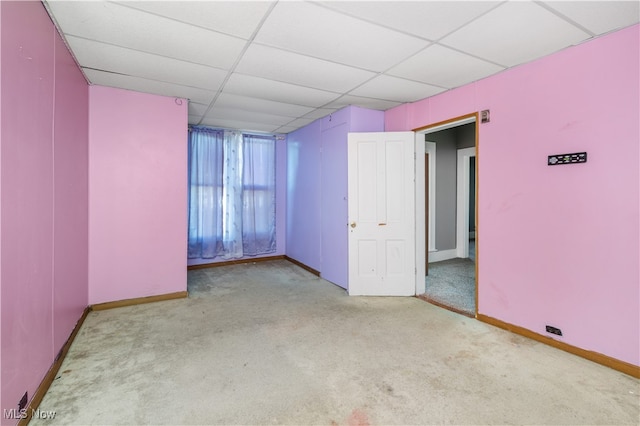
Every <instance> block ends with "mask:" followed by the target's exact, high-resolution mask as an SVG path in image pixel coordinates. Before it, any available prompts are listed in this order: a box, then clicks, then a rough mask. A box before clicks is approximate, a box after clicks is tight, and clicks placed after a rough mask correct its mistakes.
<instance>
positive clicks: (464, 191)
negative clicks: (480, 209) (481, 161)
mask: <svg viewBox="0 0 640 426" xmlns="http://www.w3.org/2000/svg"><path fill="white" fill-rule="evenodd" d="M475 157H476V148H475V147H472V148H464V149H459V150H458V163H457V164H458V167H457V169H458V179H457V180H458V182H457V185H456V194H457V203H456V256H457V257H461V258H467V257H469V207H470V206H469V191H470V189H471V188H470V187H469V177H470V176H469V174H470V170H471V168H470V165H469V160H470V159H471V158H475Z"/></svg>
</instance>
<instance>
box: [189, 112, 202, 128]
mask: <svg viewBox="0 0 640 426" xmlns="http://www.w3.org/2000/svg"><path fill="white" fill-rule="evenodd" d="M201 118H202V116H201V115H191V114H189V117H188V118H187V120H188V121H187V123H189V124H192V125H194V126H195V125H197V124H198V123H199V122H200V119H201Z"/></svg>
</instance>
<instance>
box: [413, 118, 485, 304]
mask: <svg viewBox="0 0 640 426" xmlns="http://www.w3.org/2000/svg"><path fill="white" fill-rule="evenodd" d="M476 126H477V117H476V114H471V115H468V116H464V117H460V118H457V119H453V120H449V121H447V122H443V123H440V124H436V125H433V126H429V127H426V128H422V129H417V130H415V132H416V149H417V150H418V151H417V152H424V153H425V161H424V169H422V167H418V168H416V173H417V176H416V183H420V184H417V185H416V204H417V205H416V218H423V220H422V219H417V220H416V222H417V223H416V225H417V236H418V237H419V238H418V240H420V241H417V245H418V250H420V249H421V250H424V253H422V254H421V255H420V256H419V257H418V260H419V262H420V261H421V262H422V263H424V265H421V264H418V265H417V266H418V268H417V269H418V275H419V277H418V279H419V280H420V277H424V279H423V280H422V281H424V286H422V285H420V284H419V283H418V281H417V282H416V294H418V295H420V296H419V297H420V298H422V299H424V300H427V301H428V302H430V303H433V304H435V305H438V306H441V307H444V308H446V309H449V310H452V311H454V312H458V313H461V314H464V315H466V316H470V317H475V316H476V314H477V311H478V310H477V292H478V286H477V274H476V271H477V267H476V259H477V256H476V242H477V239H478V232H477V229H476V226H477V207H476V206H477V184H476V179H477V171H476V164H477V162H476V155H477V133H478V132H477V128H476ZM420 163H421V162H417V164H420ZM422 176H424V179H422ZM421 222H424V223H421ZM421 234H422V238H420V237H421ZM420 287H421V288H420Z"/></svg>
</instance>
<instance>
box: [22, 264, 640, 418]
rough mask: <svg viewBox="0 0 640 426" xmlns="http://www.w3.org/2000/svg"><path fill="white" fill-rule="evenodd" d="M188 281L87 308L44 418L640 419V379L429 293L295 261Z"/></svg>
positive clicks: (198, 274) (196, 275)
mask: <svg viewBox="0 0 640 426" xmlns="http://www.w3.org/2000/svg"><path fill="white" fill-rule="evenodd" d="M189 281H190V286H189V287H190V291H191V295H190V297H189V298H188V299H181V300H173V301H167V302H158V303H151V304H146V305H138V306H131V307H125V308H118V309H112V310H108V311H99V312H92V313H90V314H89V316H88V317H87V319H86V322H85V323H84V326H83V327H82V328H81V330H80V332H79V333H78V336H77V338H76V340H75V342H74V344H73V345H72V347H71V349H70V351H69V353H68V355H67V358H66V359H65V361H64V363H63V365H62V368H61V369H60V373H59V375H58V377H57V378H56V380H55V381H54V382H53V385H52V386H51V388H50V390H49V392H48V393H47V395H46V396H45V398H44V400H43V401H42V404H41V405H40V408H41V409H42V410H53V411H56V417H55V418H54V419H53V420H38V419H36V420H34V421H32V425H98V424H100V425H106V424H109V425H116V424H171V425H186V424H206V425H214V424H215V425H219V424H224V425H263V424H291V425H310V424H318V425H358V424H359V425H365V424H372V425H374V424H375V425H428V424H469V425H480V424H501V425H504V424H539V425H559V424H574V425H585V424H637V423H638V416H639V415H640V412H639V399H638V395H639V394H640V382H639V381H638V380H636V379H633V378H631V377H629V376H626V375H624V374H621V373H619V372H616V371H614V370H611V369H609V368H606V367H603V366H600V365H597V364H594V363H592V362H590V361H587V360H584V359H581V358H578V357H575V356H573V355H570V354H568V353H565V352H562V351H559V350H556V349H554V348H551V347H549V346H546V345H543V344H540V343H537V342H535V341H532V340H529V339H525V338H522V337H519V336H517V335H514V334H511V333H509V332H506V331H504V330H500V329H497V328H494V327H491V326H489V325H487V324H484V323H481V322H479V321H477V320H475V319H471V318H467V317H464V316H462V315H458V314H454V313H452V312H449V311H446V310H444V309H441V308H438V307H436V306H433V305H430V304H428V303H425V302H423V301H421V300H418V299H417V298H411V297H406V298H402V297H396V298H388V297H349V296H347V295H346V294H345V292H344V291H343V290H342V289H340V288H338V287H336V286H334V285H332V284H330V283H328V282H326V281H324V280H322V279H319V278H317V277H315V276H313V275H311V274H309V273H307V272H306V271H304V270H302V269H300V268H298V267H297V266H295V265H293V264H291V263H288V262H286V261H274V262H262V263H258V264H248V265H234V266H228V267H219V268H212V269H208V270H198V271H192V272H189Z"/></svg>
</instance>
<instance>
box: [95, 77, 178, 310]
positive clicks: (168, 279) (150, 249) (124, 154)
mask: <svg viewBox="0 0 640 426" xmlns="http://www.w3.org/2000/svg"><path fill="white" fill-rule="evenodd" d="M89 106H90V108H89V303H90V304H96V303H103V302H110V301H116V300H124V299H131V298H136V297H145V296H152V295H159V294H165V293H173V292H178V291H186V289H187V269H186V268H187V254H186V253H187V251H186V250H187V246H186V244H187V210H186V209H187V101H186V100H182V99H174V98H169V97H163V96H155V95H148V94H143V93H137V92H131V91H127V90H120V89H112V88H108V87H101V86H92V87H91V88H90V90H89Z"/></svg>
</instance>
